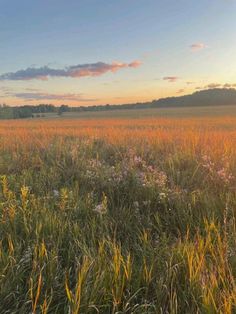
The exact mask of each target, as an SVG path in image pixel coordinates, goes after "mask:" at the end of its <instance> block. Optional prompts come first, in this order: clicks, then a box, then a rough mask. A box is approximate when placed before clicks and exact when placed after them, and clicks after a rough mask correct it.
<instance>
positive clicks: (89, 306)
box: [0, 107, 236, 314]
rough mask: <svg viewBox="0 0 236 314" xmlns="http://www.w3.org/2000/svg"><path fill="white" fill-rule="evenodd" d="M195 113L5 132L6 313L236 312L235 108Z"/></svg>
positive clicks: (1, 287) (1, 264) (1, 222)
mask: <svg viewBox="0 0 236 314" xmlns="http://www.w3.org/2000/svg"><path fill="white" fill-rule="evenodd" d="M232 108H234V109H232ZM182 109H183V110H185V111H182V113H183V112H185V115H183V114H182V115H181V114H180V111H179V110H182ZM195 109H196V110H199V108H191V111H190V108H188V109H187V111H186V108H181V109H180V108H179V109H174V108H173V109H165V110H166V111H165V110H164V109H163V110H164V111H162V114H161V115H160V116H153V112H154V111H152V113H150V112H151V109H150V111H141V110H139V111H136V113H135V111H132V114H131V113H130V115H129V114H128V116H127V112H128V111H127V110H123V111H122V112H118V111H117V112H116V111H115V112H107V116H106V115H104V113H94V116H93V114H91V113H84V115H83V116H81V119H72V118H71V119H69V118H65V117H62V118H59V119H49V118H48V119H31V120H26V121H22V120H17V121H14V120H11V121H1V122H0V174H1V191H0V197H1V203H0V275H1V276H0V313H9V314H14V313H15V314H16V313H17V314H18V313H22V314H25V313H35V314H36V313H43V314H46V313H52V314H54V313H73V314H78V313H153V314H154V313H163V314H164V313H171V314H173V313H181V314H182V313H186V314H187V313H188V314H189V313H222V314H227V313H234V312H235V311H236V250H235V247H236V114H235V113H236V112H235V107H229V109H228V110H227V112H226V113H225V116H222V111H221V110H222V108H220V107H218V108H215V110H212V109H210V108H209V107H207V108H206V107H203V108H201V110H202V114H199V112H200V111H194V110H195ZM152 110H155V109H152ZM177 110H178V113H177ZM188 110H189V111H188ZM233 110H234V111H233ZM156 111H157V110H156ZM167 111H168V113H169V114H168V117H167V116H166V112H167ZM158 112H159V111H158ZM193 112H195V114H193ZM197 112H198V114H197ZM207 112H208V114H207ZM108 113H109V114H113V116H112V119H111V117H110V116H109V114H108ZM141 113H143V114H141ZM100 114H101V115H102V116H101V117H100V119H97V118H98V117H99V115H100ZM114 114H116V118H115V117H114ZM124 114H125V115H126V118H125V119H123V118H122V117H123V115H124ZM158 115H159V113H158ZM88 116H92V117H93V119H91V118H88ZM179 116H181V119H180V118H178V117H179ZM189 116H192V118H189ZM206 116H207V117H206ZM82 117H83V119H82ZM117 117H119V119H118V118H117ZM137 118H139V119H137Z"/></svg>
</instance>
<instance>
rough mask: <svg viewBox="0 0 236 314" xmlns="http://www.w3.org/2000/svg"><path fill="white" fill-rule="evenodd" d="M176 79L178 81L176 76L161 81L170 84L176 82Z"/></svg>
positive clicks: (166, 77)
mask: <svg viewBox="0 0 236 314" xmlns="http://www.w3.org/2000/svg"><path fill="white" fill-rule="evenodd" d="M178 79H179V77H178V76H165V77H163V80H164V81H168V82H170V83H174V82H176V81H177V80H178Z"/></svg>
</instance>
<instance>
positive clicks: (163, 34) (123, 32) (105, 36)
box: [0, 0, 236, 106]
mask: <svg viewBox="0 0 236 314" xmlns="http://www.w3.org/2000/svg"><path fill="white" fill-rule="evenodd" d="M0 20H1V26H0V104H3V103H5V104H7V105H25V104H26V105H27V104H28V105H31V104H39V103H51V104H55V105H60V104H67V105H71V106H88V105H98V104H108V103H109V104H123V103H134V102H144V101H150V100H153V99H159V98H162V97H169V96H178V95H184V94H189V93H192V92H195V91H197V90H202V89H207V88H214V87H226V88H231V87H236V57H235V56H236V36H235V31H236V0H198V1H195V0H178V1H176V0H40V1H39V0H21V1H19V0H0Z"/></svg>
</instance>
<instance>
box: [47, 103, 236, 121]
mask: <svg viewBox="0 0 236 314" xmlns="http://www.w3.org/2000/svg"><path fill="white" fill-rule="evenodd" d="M223 115H225V116H227V115H229V116H236V106H235V105H232V106H229V105H227V106H207V107H204V106H199V107H179V108H160V109H156V108H154V109H138V110H136V109H118V110H107V111H87V112H73V113H72V112H68V113H64V114H63V115H61V116H58V115H57V114H55V113H52V114H51V113H48V114H45V117H44V119H46V118H58V119H62V118H70V119H97V118H127V119H130V118H137V119H138V118H156V117H164V118H186V117H221V116H223Z"/></svg>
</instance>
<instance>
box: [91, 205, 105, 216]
mask: <svg viewBox="0 0 236 314" xmlns="http://www.w3.org/2000/svg"><path fill="white" fill-rule="evenodd" d="M93 211H95V212H97V213H99V214H101V215H104V214H106V212H107V208H106V207H105V206H104V204H103V203H100V204H98V205H97V206H95V208H94V210H93Z"/></svg>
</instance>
